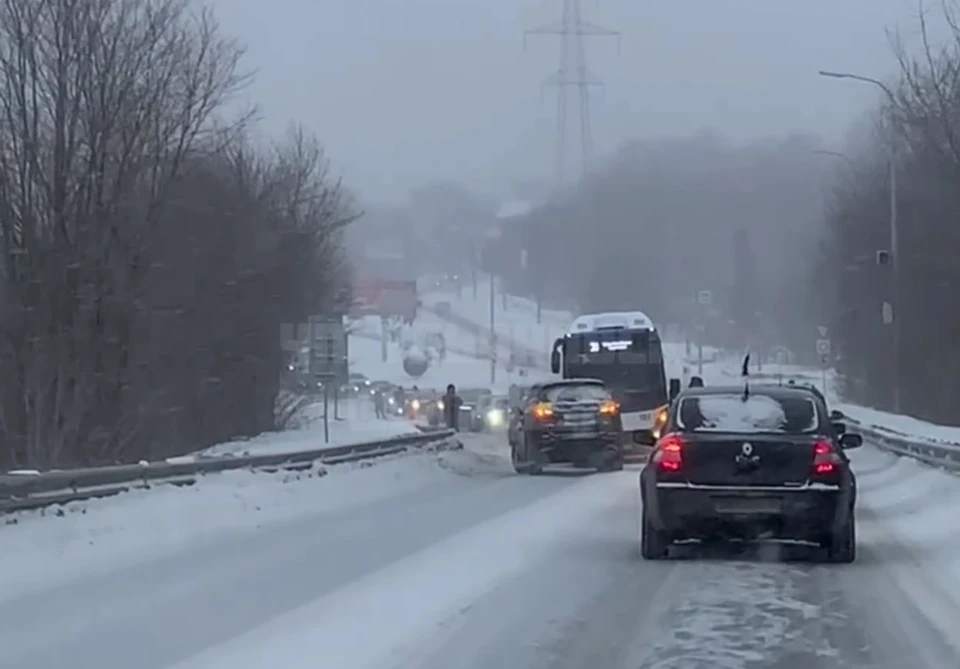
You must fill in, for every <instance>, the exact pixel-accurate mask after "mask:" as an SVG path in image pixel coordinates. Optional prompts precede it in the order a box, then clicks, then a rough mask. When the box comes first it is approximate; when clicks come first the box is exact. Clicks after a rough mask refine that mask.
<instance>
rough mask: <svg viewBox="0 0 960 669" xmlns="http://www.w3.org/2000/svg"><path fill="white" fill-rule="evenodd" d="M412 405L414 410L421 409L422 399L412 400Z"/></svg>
mask: <svg viewBox="0 0 960 669" xmlns="http://www.w3.org/2000/svg"><path fill="white" fill-rule="evenodd" d="M410 407H411V408H412V409H413V410H414V411H420V400H413V401H412V402H410Z"/></svg>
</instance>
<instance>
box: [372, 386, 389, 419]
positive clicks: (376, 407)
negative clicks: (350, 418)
mask: <svg viewBox="0 0 960 669" xmlns="http://www.w3.org/2000/svg"><path fill="white" fill-rule="evenodd" d="M386 403H387V399H386V398H385V397H384V396H383V391H382V390H380V389H379V388H378V389H377V390H376V392H374V393H373V411H374V414H375V415H376V417H377V418H386V417H387V412H386V411H385V405H386Z"/></svg>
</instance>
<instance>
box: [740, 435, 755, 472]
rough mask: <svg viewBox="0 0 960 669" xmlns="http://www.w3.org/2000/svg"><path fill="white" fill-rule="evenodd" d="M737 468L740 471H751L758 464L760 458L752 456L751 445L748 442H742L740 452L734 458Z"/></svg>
mask: <svg viewBox="0 0 960 669" xmlns="http://www.w3.org/2000/svg"><path fill="white" fill-rule="evenodd" d="M735 462H736V465H737V468H741V469H753V468H754V467H756V466H757V465H759V464H760V456H759V455H754V454H753V444H751V443H750V442H749V441H745V442H743V445H742V446H741V447H740V452H739V453H738V454H737V457H736V460H735Z"/></svg>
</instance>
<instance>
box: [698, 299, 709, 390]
mask: <svg viewBox="0 0 960 669" xmlns="http://www.w3.org/2000/svg"><path fill="white" fill-rule="evenodd" d="M697 304H699V305H700V307H701V308H700V312H699V314H698V321H699V322H698V323H697V376H701V377H702V376H703V335H704V331H705V330H706V329H707V328H706V323H704V318H703V314H704V312H705V311H706V310H707V309H709V308H710V306H712V305H713V293H712V292H710V291H709V290H701V291H699V292H698V293H697Z"/></svg>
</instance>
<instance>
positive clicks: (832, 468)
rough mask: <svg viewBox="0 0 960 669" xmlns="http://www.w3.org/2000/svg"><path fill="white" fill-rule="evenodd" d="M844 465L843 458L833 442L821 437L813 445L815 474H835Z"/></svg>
mask: <svg viewBox="0 0 960 669" xmlns="http://www.w3.org/2000/svg"><path fill="white" fill-rule="evenodd" d="M842 466H843V458H841V457H840V456H839V455H838V454H837V451H836V449H835V448H834V447H833V444H832V443H831V442H829V441H827V440H826V439H821V440H819V441H817V443H815V444H814V445H813V475H814V476H821V477H822V476H834V475H836V474H837V473H838V472H839V471H840V468H841V467H842Z"/></svg>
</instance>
